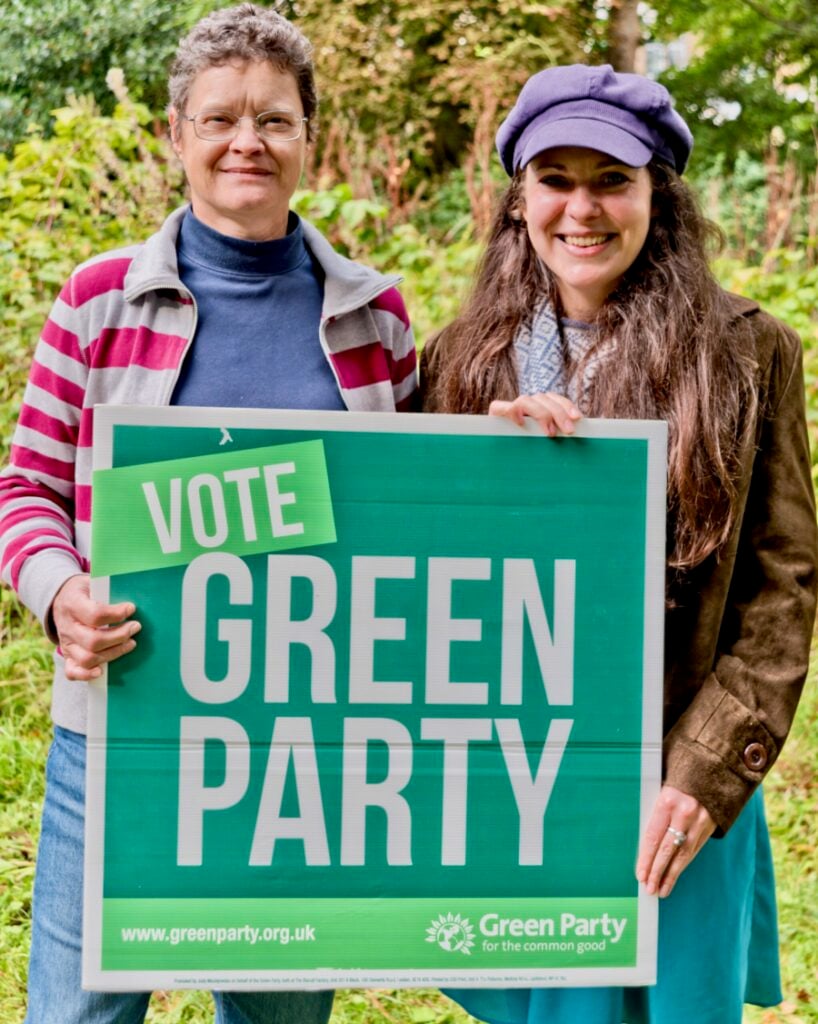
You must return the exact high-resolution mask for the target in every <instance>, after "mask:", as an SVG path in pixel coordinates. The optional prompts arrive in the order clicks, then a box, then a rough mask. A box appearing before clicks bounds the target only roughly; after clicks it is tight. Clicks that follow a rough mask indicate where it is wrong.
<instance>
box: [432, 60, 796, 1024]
mask: <svg viewBox="0 0 818 1024" xmlns="http://www.w3.org/2000/svg"><path fill="white" fill-rule="evenodd" d="M497 146H498V150H499V153H500V158H501V160H502V162H503V166H504V167H505V169H506V171H507V172H508V174H509V176H510V177H511V184H510V186H509V187H508V189H507V191H506V192H505V194H504V195H503V197H502V200H501V202H500V205H499V209H498V212H497V214H496V216H495V220H494V223H493V226H492V230H491V234H490V237H489V241H488V245H487V249H486V252H485V255H484V257H483V261H482V264H481V267H480V269H479V271H478V276H477V279H476V282H475V287H474V291H473V293H472V295H471V297H470V299H469V300H468V301H467V302H466V304H465V307H464V309H463V310H462V312H461V314H460V316H459V317H458V318H457V320H455V321H454V323H452V324H451V325H450V326H449V327H447V328H446V329H445V330H444V331H442V332H441V333H440V334H439V335H438V336H437V337H436V338H434V339H433V340H432V341H431V342H430V344H429V345H428V346H427V349H426V352H425V353H424V358H423V372H422V380H423V387H424V396H425V397H424V401H425V408H426V409H427V410H428V411H440V412H459V413H478V412H486V411H488V412H491V413H492V414H494V415H501V416H506V417H508V418H510V419H512V420H513V421H515V422H517V423H520V424H521V423H522V421H523V417H525V416H531V417H534V418H535V419H536V420H537V421H538V422H539V423H540V425H541V426H542V429H543V430H544V431H545V432H546V433H547V434H549V435H552V436H553V435H555V434H558V433H562V434H570V433H572V431H573V430H574V424H575V423H576V421H577V420H578V419H579V418H580V417H581V416H604V417H625V418H639V419H662V420H666V421H667V422H668V426H669V440H668V446H669V450H668V537H667V551H668V562H667V565H668V568H667V615H666V623H665V666H666V670H665V704H664V707H665V739H664V757H663V784H662V788H661V791H660V794H659V797H658V800H657V802H656V805H655V807H654V809H653V812H652V814H651V816H650V818H649V821H648V824H647V827H646V830H645V834H644V835H643V837H642V840H641V843H640V848H639V851H638V854H637V859H636V876H637V878H638V880H639V881H640V882H641V883H642V884H643V885H644V887H645V889H646V891H647V892H648V893H650V894H658V896H660V897H662V901H661V903H660V910H659V954H658V955H659V962H658V984H657V985H656V986H652V987H649V988H641V989H640V988H633V989H612V988H586V989H536V990H502V989H498V990H469V991H457V992H453V993H451V994H452V995H453V996H454V997H455V998H456V999H458V1000H459V1001H460V1002H461V1003H462V1004H463V1005H464V1006H465V1007H466V1008H467V1009H468V1010H469V1011H470V1012H471V1013H473V1014H475V1015H476V1016H478V1017H481V1018H483V1019H484V1020H487V1021H490V1022H494V1024H535V1022H536V1024H539V1022H542V1024H620V1022H623V1021H627V1022H628V1024H646V1022H649V1024H681V1022H683V1021H684V1022H685V1024H687V1022H688V1021H690V1020H694V1021H696V1024H740V1021H741V1018H742V1005H743V1003H744V1002H752V1003H757V1004H759V1005H762V1006H764V1005H773V1004H775V1003H777V1002H779V1001H780V999H781V990H780V980H779V969H778V936H777V930H776V914H775V893H774V882H773V875H772V862H771V857H770V844H769V837H768V833H767V827H766V824H765V820H764V810H763V803H762V798H761V791H760V789H759V784H760V783H761V782H762V780H763V779H764V777H765V775H766V773H767V771H768V770H769V769H770V767H771V766H772V764H773V762H774V761H775V759H776V757H777V756H778V754H779V752H780V750H781V746H782V744H783V743H784V740H785V738H786V735H787V732H788V730H789V727H790V724H791V722H792V718H793V715H794V712H795V708H796V704H797V702H798V698H799V695H800V691H801V688H802V686H803V683H804V678H805V675H806V671H807V662H808V654H809V645H810V638H811V634H812V626H813V618H814V613H815V594H816V573H815V565H816V525H815V509H814V503H813V494H812V485H811V478H810V456H809V448H808V442H807V435H806V429H805V422H804V385H803V376H802V369H801V344H800V341H799V339H798V336H797V335H796V334H795V333H794V332H793V331H791V330H790V329H789V328H787V327H786V326H785V325H784V324H782V323H780V322H779V321H777V320H775V319H773V318H772V317H771V316H769V315H767V314H766V313H764V312H762V311H761V310H760V309H759V307H758V306H757V305H756V304H755V303H753V302H749V301H747V300H745V299H742V298H739V297H737V296H735V295H730V294H728V293H727V292H725V291H723V290H722V289H721V288H720V287H719V285H718V284H717V282H716V281H715V279H714V277H713V275H712V273H711V271H710V269H709V267H708V261H707V248H708V243H709V242H710V241H711V240H712V239H713V238H714V237H717V236H718V231H717V229H715V227H714V226H713V225H711V224H710V223H709V222H708V221H706V220H705V219H704V217H703V216H702V214H701V212H700V211H699V209H698V206H697V204H696V202H695V199H694V197H693V195H692V193H691V191H690V189H689V188H688V187H687V185H686V184H685V183H684V182H683V181H682V180H681V177H680V175H681V173H682V171H683V170H684V167H685V164H686V162H687V158H688V156H689V154H690V149H691V146H692V138H691V135H690V132H689V130H688V128H687V126H686V124H685V123H684V121H683V120H682V118H681V117H680V116H679V114H677V113H676V111H675V110H674V109H673V105H672V102H671V98H670V96H669V94H668V93H667V91H666V90H665V89H664V88H663V87H662V86H661V85H659V84H658V83H656V82H652V81H649V80H647V79H645V78H642V77H640V76H638V75H632V74H618V73H615V72H614V71H613V70H612V69H611V68H610V67H586V66H584V65H574V66H571V67H555V68H549V69H548V70H546V71H541V72H540V73H539V74H536V75H534V76H533V77H532V78H531V79H530V80H529V81H528V82H527V83H526V85H525V86H524V88H523V90H522V92H521V93H520V96H519V98H518V100H517V103H516V105H515V107H514V109H513V110H512V111H511V113H510V114H509V116H508V117H507V118H506V120H505V121H504V123H503V124H502V125H501V127H500V130H499V132H498V133H497Z"/></svg>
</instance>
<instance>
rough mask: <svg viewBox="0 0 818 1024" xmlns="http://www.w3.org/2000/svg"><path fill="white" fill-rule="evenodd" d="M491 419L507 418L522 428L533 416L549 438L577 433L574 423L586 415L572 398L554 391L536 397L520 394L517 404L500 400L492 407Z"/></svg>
mask: <svg viewBox="0 0 818 1024" xmlns="http://www.w3.org/2000/svg"><path fill="white" fill-rule="evenodd" d="M489 416H504V417H505V418H506V419H509V420H512V421H513V422H514V423H516V424H517V426H518V427H521V426H522V425H523V420H524V419H525V417H526V416H530V417H531V418H532V419H534V420H536V421H537V423H539V425H540V427H541V428H542V431H543V433H544V434H547V435H548V436H549V437H556V436H557V434H573V433H574V424H575V423H576V421H577V420H579V419H582V413H581V412H580V411H579V409H577V407H576V406H575V405H574V403H573V402H572V401H571V400H570V398H566V397H565V396H564V395H557V394H555V393H554V392H553V391H545V392H540V393H539V394H536V395H518V396H517V398H515V399H514V401H513V402H507V401H503V400H501V399H496V400H495V401H493V402H492V403H491V405H490V406H489Z"/></svg>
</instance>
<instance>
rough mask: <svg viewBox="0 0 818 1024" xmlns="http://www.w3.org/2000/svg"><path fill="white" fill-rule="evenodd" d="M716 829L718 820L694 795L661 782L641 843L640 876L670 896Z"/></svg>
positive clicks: (652, 888) (654, 889) (649, 887)
mask: <svg viewBox="0 0 818 1024" xmlns="http://www.w3.org/2000/svg"><path fill="white" fill-rule="evenodd" d="M715 830H716V823H715V821H713V819H712V818H711V817H710V814H709V813H708V811H707V810H706V808H705V807H704V806H703V805H702V804H700V803H699V801H698V800H697V799H696V798H695V797H692V796H689V795H688V794H687V793H682V791H681V790H679V789H674V787H673V786H668V785H665V786H662V789H661V790H660V792H659V796H658V798H657V800H656V804H655V806H654V808H653V813H652V814H651V816H650V821H649V822H648V826H647V828H646V829H645V834H644V836H643V837H642V842H641V844H640V846H639V857H638V858H637V861H636V877H637V879H638V880H639V881H640V882H643V883H644V885H645V886H646V888H647V890H648V892H649V893H650V894H651V895H654V894H655V893H658V894H659V895H660V896H669V895H670V893H671V891H672V889H673V886H674V885H675V884H676V880H677V879H678V877H679V875H680V874H681V873H682V872H683V871H684V869H685V868H686V867H687V866H688V864H690V862H691V861H692V860H693V858H694V857H695V856H696V854H697V853H698V852H699V850H701V848H702V847H703V846H704V844H705V843H706V842H707V840H708V839H709V838H710V836H711V835H712V834H713V833H714V832H715ZM682 836H684V838H683V839H682ZM680 840H681V841H680Z"/></svg>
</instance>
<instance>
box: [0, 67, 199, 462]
mask: <svg viewBox="0 0 818 1024" xmlns="http://www.w3.org/2000/svg"><path fill="white" fill-rule="evenodd" d="M109 85H110V86H111V88H112V89H113V91H114V92H115V94H116V95H117V99H118V101H119V102H118V104H117V107H116V109H115V111H114V113H113V115H111V116H109V117H106V116H103V115H101V114H100V113H99V111H98V109H97V108H96V107H95V106H94V104H93V103H92V102H91V101H90V100H89V99H87V98H86V99H83V98H80V99H71V100H70V101H69V103H68V105H67V106H65V107H63V108H61V109H59V110H55V111H54V112H53V113H54V117H55V124H54V134H53V135H52V136H50V137H48V138H46V137H45V136H44V134H43V132H42V131H41V130H40V129H39V128H37V127H33V128H32V129H31V130H30V131H29V133H28V135H27V136H26V138H25V139H24V140H23V141H22V142H19V143H18V144H17V145H16V146H15V148H14V152H13V154H12V155H11V156H10V157H6V156H3V155H0V361H2V364H3V366H4V367H6V370H7V372H6V374H5V376H4V378H3V381H2V383H0V452H3V453H4V452H5V450H6V448H7V445H8V443H9V440H10V435H11V431H12V428H13V423H14V420H15V419H16V416H17V411H18V408H19V401H20V398H21V396H22V391H23V386H24V383H25V379H26V374H27V372H28V364H29V360H30V356H31V352H32V350H33V347H34V345H35V343H36V340H37V337H38V334H39V331H40V328H41V327H42V324H43V321H44V319H45V316H46V315H47V313H48V309H49V307H50V305H51V302H52V301H53V299H54V297H55V295H56V294H57V292H58V291H59V288H60V286H61V285H62V284H63V282H64V281H65V280H66V278H67V277H68V275H69V274H70V272H71V271H72V269H73V268H74V267H75V266H76V264H77V263H80V262H81V261H82V260H85V259H87V258H88V257H89V256H92V255H93V254H94V253H97V252H101V251H103V250H105V249H111V248H114V247H116V246H119V245H124V244H127V243H130V242H134V241H138V240H140V239H142V238H145V237H146V236H147V235H149V234H150V233H151V232H152V231H154V230H155V229H156V227H158V225H159V224H160V223H161V222H162V220H163V219H164V217H165V216H166V215H167V213H168V211H169V209H171V208H172V207H173V206H176V205H178V203H179V202H180V200H181V173H180V170H179V169H178V168H177V166H176V163H175V161H174V160H173V159H171V153H170V150H169V147H168V146H167V144H166V143H165V142H164V141H163V140H161V139H157V138H156V137H155V136H154V135H153V134H152V133H151V131H150V130H149V128H148V124H149V122H150V120H151V117H150V114H149V112H148V110H147V108H146V107H143V106H141V105H139V104H135V103H133V102H132V101H131V100H130V99H129V98H128V95H127V92H126V90H125V87H124V84H123V81H122V77H121V73H117V72H116V71H113V72H111V73H110V74H109Z"/></svg>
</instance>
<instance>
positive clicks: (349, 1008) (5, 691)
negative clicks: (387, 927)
mask: <svg viewBox="0 0 818 1024" xmlns="http://www.w3.org/2000/svg"><path fill="white" fill-rule="evenodd" d="M49 666H50V650H49V647H48V644H47V643H46V641H45V640H44V639H42V638H41V637H40V635H39V628H38V627H37V626H36V624H34V623H32V621H31V620H30V618H29V617H28V616H27V614H26V613H25V612H22V611H21V609H20V608H19V606H18V604H17V602H16V600H15V598H14V597H13V595H11V594H10V593H9V592H8V591H2V592H0V777H2V779H3V780H4V784H3V789H2V792H1V793H0V934H2V937H3V943H2V947H0V1024H12V1022H17V1021H20V1020H22V1018H23V1015H24V1007H25V977H26V967H27V960H28V942H29V918H30V913H31V883H32V880H33V873H34V855H35V850H36V842H37V831H38V829H39V808H40V804H41V801H42V796H43V766H44V763H45V755H46V751H47V748H48V742H49V738H50V722H49V716H48V698H49V677H50V671H49ZM816 681H818V653H817V654H816V657H815V658H814V660H813V667H812V671H811V674H810V680H809V683H808V686H807V689H806V692H805V694H804V699H803V700H802V703H801V706H800V708H799V712H798V716H797V718H796V722H795V726H794V728H793V732H792V736H791V737H790V740H789V742H788V744H787V747H786V748H785V751H784V754H783V756H782V757H781V759H780V761H779V763H778V765H777V766H776V768H775V770H774V771H773V773H772V775H771V776H770V779H769V781H768V782H767V784H766V786H765V790H766V794H767V811H768V817H769V819H770V827H771V832H772V837H773V849H774V855H775V860H776V869H777V874H778V899H779V912H780V932H781V958H782V967H783V972H784V1002H783V1003H781V1005H780V1006H779V1007H777V1008H775V1009H772V1010H756V1009H748V1010H747V1012H746V1014H745V1024H818V828H816V821H817V820H818V742H816V736H818V686H816ZM212 1019H213V1011H212V1004H211V1001H210V997H209V996H208V995H207V994H206V993H199V992H193V993H192V992H157V993H155V994H154V996H153V998H152V1000H151V1006H150V1010H149V1012H148V1017H147V1020H148V1021H149V1022H150V1024H205V1022H209V1021H212ZM384 1021H386V1022H391V1024H469V1022H471V1021H472V1018H471V1017H469V1016H468V1015H467V1014H466V1013H465V1012H464V1011H463V1010H461V1009H460V1008H459V1007H458V1006H456V1005H455V1004H454V1003H452V1002H451V1001H450V1000H448V999H447V998H446V997H445V996H442V995H440V993H438V992H437V991H434V990H408V989H405V990H400V991H387V990H377V991H342V992H339V993H338V994H337V996H336V999H335V1007H334V1011H333V1016H332V1024H383V1022H384Z"/></svg>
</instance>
